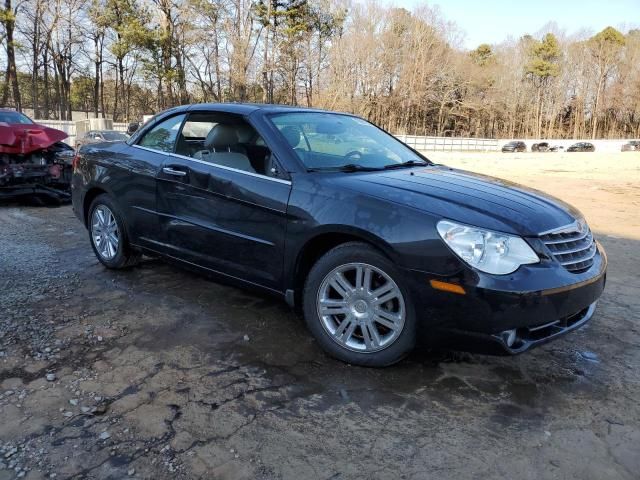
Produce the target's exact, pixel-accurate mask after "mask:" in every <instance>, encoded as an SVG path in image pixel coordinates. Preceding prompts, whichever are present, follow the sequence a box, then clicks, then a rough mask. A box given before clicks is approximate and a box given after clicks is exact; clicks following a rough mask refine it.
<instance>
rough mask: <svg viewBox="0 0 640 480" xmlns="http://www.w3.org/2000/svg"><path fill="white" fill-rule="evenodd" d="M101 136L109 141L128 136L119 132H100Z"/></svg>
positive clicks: (121, 139)
mask: <svg viewBox="0 0 640 480" xmlns="http://www.w3.org/2000/svg"><path fill="white" fill-rule="evenodd" d="M102 136H103V137H104V139H105V140H107V141H109V142H118V141H123V140H126V139H127V138H129V137H128V136H127V135H125V134H124V133H120V132H102Z"/></svg>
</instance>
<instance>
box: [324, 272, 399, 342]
mask: <svg viewBox="0 0 640 480" xmlns="http://www.w3.org/2000/svg"><path fill="white" fill-rule="evenodd" d="M316 305H317V310H318V316H319V317H320V323H321V324H322V326H323V328H324V329H325V330H326V331H327V333H329V335H330V336H331V338H332V339H333V341H335V342H336V343H338V344H339V345H340V346H341V347H343V348H347V349H349V350H352V351H354V352H359V353H373V352H378V351H380V350H382V349H384V348H386V347H388V346H390V345H391V344H392V343H393V342H395V341H396V340H397V338H398V337H399V336H400V333H402V329H403V328H404V322H405V305H404V297H403V295H402V292H401V291H400V288H399V287H398V285H397V284H396V282H394V281H393V280H392V279H391V277H390V276H389V275H387V274H386V273H385V272H383V271H382V270H381V269H379V268H377V267H374V266H373V265H368V264H366V263H347V264H345V265H340V266H339V267H336V268H334V269H333V270H331V271H330V272H329V273H328V274H327V276H326V277H324V279H323V280H322V283H321V284H320V288H319V290H318V296H317V300H316Z"/></svg>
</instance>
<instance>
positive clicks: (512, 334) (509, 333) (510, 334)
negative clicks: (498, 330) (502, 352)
mask: <svg viewBox="0 0 640 480" xmlns="http://www.w3.org/2000/svg"><path fill="white" fill-rule="evenodd" d="M516 338H517V337H516V330H515V328H514V329H513V330H505V331H504V332H502V340H503V341H504V343H506V344H507V347H512V346H513V344H514V343H516Z"/></svg>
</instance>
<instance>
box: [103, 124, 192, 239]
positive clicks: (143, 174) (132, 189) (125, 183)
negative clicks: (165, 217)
mask: <svg viewBox="0 0 640 480" xmlns="http://www.w3.org/2000/svg"><path fill="white" fill-rule="evenodd" d="M185 117H186V114H184V113H181V114H177V115H173V116H170V117H168V118H166V119H163V120H160V121H159V122H158V123H156V124H155V125H154V126H152V127H151V128H150V129H149V130H147V131H146V132H144V133H143V134H142V135H141V136H140V137H139V138H136V139H135V143H134V144H133V145H127V144H122V146H121V147H119V146H118V144H113V146H112V147H111V148H113V149H117V148H122V150H121V151H120V153H119V155H118V158H119V163H120V164H121V165H122V166H123V167H124V168H123V170H124V171H126V178H123V179H122V181H118V182H117V184H118V187H117V188H118V190H117V192H116V193H117V196H118V201H119V202H121V204H122V205H123V206H125V208H126V209H127V219H128V230H129V235H130V236H131V241H132V242H133V243H135V244H137V245H140V246H144V247H147V248H152V249H154V250H160V249H161V246H162V242H161V239H160V230H159V219H158V212H157V196H156V188H157V176H158V173H159V172H160V170H161V168H162V165H163V163H164V162H165V159H166V158H167V155H168V154H169V153H172V152H173V150H174V148H175V143H176V140H177V138H178V133H179V132H180V128H181V126H182V123H183V121H184V119H185Z"/></svg>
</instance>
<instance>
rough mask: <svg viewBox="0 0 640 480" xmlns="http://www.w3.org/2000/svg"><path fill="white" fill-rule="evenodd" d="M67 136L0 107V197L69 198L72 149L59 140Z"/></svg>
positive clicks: (52, 199)
mask: <svg viewBox="0 0 640 480" xmlns="http://www.w3.org/2000/svg"><path fill="white" fill-rule="evenodd" d="M67 136H68V135H67V134H66V133H65V132H62V131H60V130H56V129H54V128H49V127H45V126H44V125H38V124H37V123H34V122H33V120H31V119H30V118H29V117H27V116H26V115H24V114H22V113H20V112H16V111H14V110H8V109H0V200H2V199H6V198H25V197H26V198H29V199H33V200H35V199H38V200H49V201H53V202H64V201H68V200H70V199H71V193H70V184H71V174H72V162H73V157H74V155H75V152H74V150H73V148H71V147H70V146H69V145H67V144H66V143H64V142H63V141H62V140H64V139H65V138H67Z"/></svg>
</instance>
